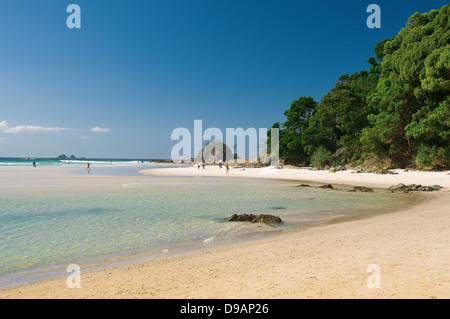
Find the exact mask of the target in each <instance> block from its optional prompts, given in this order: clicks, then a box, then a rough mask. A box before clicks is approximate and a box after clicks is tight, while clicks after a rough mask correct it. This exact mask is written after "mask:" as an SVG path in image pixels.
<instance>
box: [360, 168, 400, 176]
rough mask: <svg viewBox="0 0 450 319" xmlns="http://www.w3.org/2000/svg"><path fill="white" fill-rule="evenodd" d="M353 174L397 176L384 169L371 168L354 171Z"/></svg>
mask: <svg viewBox="0 0 450 319" xmlns="http://www.w3.org/2000/svg"><path fill="white" fill-rule="evenodd" d="M355 173H373V174H392V175H395V174H398V173H397V172H394V171H391V170H388V169H386V168H373V167H369V168H358V169H356V171H355Z"/></svg>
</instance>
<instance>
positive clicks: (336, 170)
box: [328, 166, 347, 173]
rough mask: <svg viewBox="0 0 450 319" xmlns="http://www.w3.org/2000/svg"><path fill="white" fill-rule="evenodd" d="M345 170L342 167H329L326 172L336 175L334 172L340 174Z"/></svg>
mask: <svg viewBox="0 0 450 319" xmlns="http://www.w3.org/2000/svg"><path fill="white" fill-rule="evenodd" d="M346 170H347V169H346V168H345V167H344V166H336V167H331V168H330V169H329V170H328V172H329V173H336V172H342V171H346Z"/></svg>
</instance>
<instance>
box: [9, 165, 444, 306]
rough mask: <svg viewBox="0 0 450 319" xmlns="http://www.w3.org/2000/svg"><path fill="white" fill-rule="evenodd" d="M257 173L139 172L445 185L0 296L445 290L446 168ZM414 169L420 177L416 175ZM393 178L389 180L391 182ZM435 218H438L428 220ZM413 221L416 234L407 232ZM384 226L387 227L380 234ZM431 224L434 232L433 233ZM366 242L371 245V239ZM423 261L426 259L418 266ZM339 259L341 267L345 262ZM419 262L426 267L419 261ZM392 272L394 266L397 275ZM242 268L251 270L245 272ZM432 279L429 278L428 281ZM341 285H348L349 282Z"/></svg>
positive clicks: (410, 294) (370, 294)
mask: <svg viewBox="0 0 450 319" xmlns="http://www.w3.org/2000/svg"><path fill="white" fill-rule="evenodd" d="M259 170H260V169H245V170H236V169H233V170H231V171H230V175H229V176H224V175H225V170H224V169H222V171H219V170H218V168H217V167H213V166H211V167H207V169H206V170H204V171H202V170H200V171H198V170H197V169H196V168H195V169H194V168H191V167H187V168H168V169H166V168H158V169H152V170H149V171H146V172H141V173H144V174H151V175H154V176H158V175H159V176H209V177H219V176H224V177H225V178H234V177H244V178H269V179H272V178H273V179H288V180H298V181H299V182H306V181H310V182H311V183H325V180H327V181H328V182H329V183H335V184H340V185H353V186H356V185H363V186H368V187H380V188H386V187H389V186H391V185H394V184H397V183H398V182H403V183H405V184H409V181H410V179H412V178H416V182H419V181H420V182H422V183H423V184H424V185H428V184H427V183H426V181H437V182H436V183H433V184H440V185H442V186H444V187H445V189H443V190H440V191H437V192H431V193H428V192H420V193H427V194H424V195H425V197H426V198H427V199H426V200H425V201H422V202H420V203H419V204H416V205H414V206H412V207H408V208H406V209H401V210H397V211H395V212H389V213H386V214H375V215H374V216H370V217H369V218H360V219H359V218H358V219H352V220H349V221H341V222H338V223H330V224H326V225H320V226H315V227H313V228H307V229H303V230H302V229H300V230H294V231H292V232H291V231H289V232H285V233H281V234H277V235H275V236H270V237H268V238H263V239H252V240H250V241H244V242H238V243H232V244H224V245H220V246H214V247H208V248H200V249H198V250H194V251H189V252H187V253H186V252H181V253H178V254H173V255H170V256H161V257H156V258H149V259H143V260H139V261H133V262H131V263H126V264H124V265H120V266H104V267H102V268H101V269H97V270H95V269H94V270H88V271H86V272H83V273H82V275H81V277H82V279H81V280H82V288H81V289H68V288H67V286H66V277H64V278H53V279H49V280H44V281H39V282H34V283H30V284H26V285H22V286H14V287H12V288H7V289H3V290H0V298H434V297H436V298H448V297H450V289H449V288H450V275H449V274H448V271H446V270H447V269H449V268H450V266H449V265H450V262H449V260H450V253H449V252H448V249H446V247H448V246H449V245H450V231H449V230H447V229H448V228H449V227H448V226H449V225H450V214H449V210H448V208H447V207H450V206H449V204H450V201H449V199H450V196H449V195H450V194H449V192H448V188H449V184H448V183H449V181H448V180H449V179H450V178H449V177H443V175H445V174H446V173H444V172H442V173H441V174H440V176H439V178H437V176H438V175H436V174H430V173H429V172H411V174H407V175H405V174H400V173H399V175H392V176H390V177H391V178H385V177H386V175H381V176H373V175H375V174H368V173H363V174H352V173H350V172H346V173H345V172H344V174H341V173H342V172H338V173H328V172H327V171H307V170H286V169H282V170H274V171H275V172H270V174H266V173H267V172H263V173H262V172H261V171H259ZM278 172H280V173H278ZM317 172H320V173H319V174H317ZM408 173H409V172H408ZM417 173H419V174H417ZM439 173H440V172H439ZM218 174H222V175H218ZM437 174H438V173H437ZM370 175H372V176H370ZM408 175H410V176H408ZM418 175H419V176H420V177H421V179H419V180H417V179H418ZM314 176H315V177H314ZM369 176H370V177H369ZM328 177H329V178H328ZM395 179H396V181H397V182H394V183H393V182H392V181H393V180H395ZM400 180H401V181H400ZM428 209H433V210H434V211H433V212H430V213H429V215H431V216H428V215H427V210H428ZM433 216H434V218H436V219H433V218H431V219H430V218H429V217H433ZM427 217H428V218H427ZM405 224H407V225H409V228H406V229H403V227H399V226H404V225H405ZM411 227H412V229H414V231H411ZM446 228H447V229H446ZM389 229H391V233H388V234H389V236H386V232H388V231H389ZM437 230H439V234H440V235H441V236H440V237H437V236H436V234H435V231H437ZM374 231H375V232H374ZM405 231H406V232H405ZM414 235H416V236H414ZM431 237H432V238H431ZM327 238H328V239H330V238H331V239H332V240H327ZM349 238H353V239H354V240H350V239H349ZM356 238H358V239H359V241H358V240H356ZM389 238H390V239H391V240H392V242H391V243H389V241H388V240H389ZM396 239H397V240H396ZM374 242H375V243H376V242H379V243H378V244H376V245H373V243H374ZM399 242H401V244H400V243H399ZM411 242H412V243H416V246H414V245H413V246H412V247H411V244H410V243H411ZM370 243H372V245H370ZM437 243H439V244H437ZM433 245H434V246H436V247H434V249H435V250H436V254H432V256H431V257H433V258H431V257H430V256H428V258H425V256H424V257H423V258H418V257H417V256H421V255H426V254H430V253H429V252H427V249H426V248H427V247H429V246H433ZM286 247H289V249H286ZM390 250H394V251H396V252H398V254H397V255H393V254H390V255H389V258H387V257H386V256H384V257H385V258H381V257H383V255H380V254H379V253H380V252H382V251H390ZM336 252H340V253H338V254H336ZM405 252H408V254H405ZM411 252H413V253H412V254H411ZM377 253H378V254H377ZM349 254H350V255H351V257H349ZM352 254H353V255H352ZM354 254H356V255H364V256H373V257H376V256H377V255H379V256H378V262H377V258H372V259H370V258H368V259H367V260H366V259H364V260H365V262H363V263H361V262H360V263H359V267H355V265H354V257H355V256H354ZM233 256H234V257H233ZM345 256H347V257H349V258H348V259H347V258H345ZM360 257H361V256H360ZM380 258H381V259H380ZM430 258H431V259H430ZM385 259H387V260H385ZM393 260H395V262H394V261H393ZM431 260H432V261H433V262H432V263H431V262H430V261H431ZM369 261H372V262H370V263H369ZM421 262H422V263H425V264H424V265H421ZM330 263H331V266H330ZM349 263H350V264H349ZM334 264H336V265H337V266H338V267H337V269H334V268H335V267H333V265H334ZM369 264H379V265H380V268H381V271H382V288H381V289H369V288H367V286H366V279H367V277H368V275H369V274H368V273H367V272H366V268H367V266H368V265H369ZM345 265H347V266H346V267H344V266H345ZM426 265H428V266H429V267H425V266H426ZM418 267H419V268H420V269H418ZM392 268H395V269H392ZM270 269H272V270H273V272H272V273H270V274H269V273H267V271H268V270H270ZM333 269H334V270H333ZM396 269H400V270H401V271H400V272H398V271H396ZM414 269H415V270H414ZM421 271H422V272H425V274H426V276H425V277H423V276H421V278H422V277H423V278H425V279H426V278H428V279H426V280H425V279H423V278H422V279H421V284H420V285H418V286H417V287H410V284H409V281H408V280H407V279H408V278H407V275H408V274H409V275H410V276H412V277H416V276H420V272H421ZM245 273H247V274H250V276H249V277H245V276H244V274H245ZM306 273H310V274H312V275H311V276H309V277H308V276H305V274H306ZM113 274H114V275H113ZM258 274H259V275H258ZM264 274H265V275H267V277H266V276H265V275H264ZM385 274H386V275H385ZM385 276H386V277H387V278H386V277H385ZM164 278H168V279H167V280H165V279H164ZM239 278H240V279H239ZM244 278H245V279H244ZM356 278H359V279H358V280H356ZM430 278H431V279H430ZM194 279H195V280H194ZM238 279H239V280H238ZM313 279H314V280H313ZM319 279H320V280H319ZM399 279H401V280H399ZM405 280H406V281H405ZM424 280H425V281H424ZM430 280H431V281H432V283H429V281H430ZM294 282H295V283H296V285H294ZM343 283H352V284H351V285H350V286H348V285H343ZM294 286H295V287H294ZM406 286H408V287H409V288H408V289H409V291H407V290H405V287H406ZM245 287H246V288H245ZM327 287H328V288H327ZM330 287H331V288H332V289H330ZM306 288H308V289H306ZM400 288H401V289H400Z"/></svg>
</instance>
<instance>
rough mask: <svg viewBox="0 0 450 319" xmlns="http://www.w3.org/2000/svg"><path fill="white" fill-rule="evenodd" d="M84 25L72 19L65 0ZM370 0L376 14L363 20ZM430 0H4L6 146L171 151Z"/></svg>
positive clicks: (343, 69)
mask: <svg viewBox="0 0 450 319" xmlns="http://www.w3.org/2000/svg"><path fill="white" fill-rule="evenodd" d="M72 3H75V4H78V5H79V6H80V8H81V29H69V28H68V27H67V25H66V19H67V17H68V16H69V15H70V13H67V12H66V9H67V6H68V5H69V4H72ZM371 3H375V4H378V5H379V6H380V8H381V28H380V29H369V28H368V27H367V25H366V19H367V17H368V16H369V15H370V13H367V12H366V9H367V6H368V5H369V4H371ZM447 3H448V2H447V1H438V0H428V1H423V0H408V1H406V0H401V1H398V0H397V1H392V0H391V1H386V0H370V1H365V0H358V1H355V0H345V1H300V0H158V1H156V0H128V1H125V0H120V1H119V0H109V1H104V0H70V1H64V0H1V2H0V157H5V156H11V157H14V156H33V157H56V156H58V155H60V154H62V153H65V154H67V155H69V154H75V155H76V156H79V157H82V156H84V157H110V158H142V159H144V158H148V159H151V158H169V157H170V151H171V149H172V147H173V146H174V145H175V144H176V141H172V140H171V138H170V137H171V133H172V131H173V130H174V129H176V128H178V127H185V128H188V129H190V130H191V131H192V132H193V124H194V120H202V121H203V129H206V128H208V127H218V128H220V129H221V130H223V132H224V134H225V128H227V127H229V128H238V127H242V128H244V129H246V128H249V127H254V128H256V129H258V128H265V127H266V128H270V127H271V126H272V124H273V123H274V122H276V121H280V122H283V121H284V115H283V112H284V111H285V110H286V109H288V108H289V105H290V103H291V102H292V101H293V100H295V99H297V98H298V97H299V96H312V97H314V98H315V99H316V100H317V101H320V99H321V97H322V96H323V95H324V94H325V93H326V92H327V91H328V90H329V89H330V88H332V87H333V86H334V84H335V82H336V80H337V79H338V78H339V76H340V75H342V74H345V73H354V72H359V71H361V70H368V69H369V65H368V64H367V62H366V61H367V59H368V58H369V57H371V56H373V55H374V52H373V49H374V47H375V45H376V43H377V42H379V41H380V40H382V39H384V38H388V37H392V36H395V35H397V33H398V32H399V31H400V30H401V29H402V28H403V27H404V26H405V24H406V22H407V19H408V18H409V17H410V16H411V15H412V14H414V13H415V12H420V13H423V12H428V11H430V10H432V9H439V8H441V7H442V6H444V5H445V4H447Z"/></svg>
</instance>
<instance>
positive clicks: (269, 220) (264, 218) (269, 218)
mask: <svg viewBox="0 0 450 319" xmlns="http://www.w3.org/2000/svg"><path fill="white" fill-rule="evenodd" d="M225 220H226V221H229V222H250V223H263V224H266V225H269V226H275V225H276V224H280V223H282V222H283V221H282V220H281V218H280V217H278V216H274V215H266V214H259V215H254V214H240V215H237V214H234V215H232V216H230V217H228V218H225Z"/></svg>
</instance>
